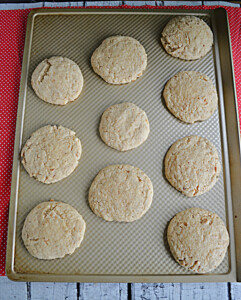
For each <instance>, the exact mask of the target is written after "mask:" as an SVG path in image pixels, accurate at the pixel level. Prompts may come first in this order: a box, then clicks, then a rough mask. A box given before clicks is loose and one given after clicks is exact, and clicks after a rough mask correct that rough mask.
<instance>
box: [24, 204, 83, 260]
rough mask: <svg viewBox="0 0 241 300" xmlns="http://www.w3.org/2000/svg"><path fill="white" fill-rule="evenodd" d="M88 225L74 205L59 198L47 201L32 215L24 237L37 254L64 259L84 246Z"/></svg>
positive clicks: (40, 256) (32, 253)
mask: <svg viewBox="0 0 241 300" xmlns="http://www.w3.org/2000/svg"><path fill="white" fill-rule="evenodd" d="M85 227H86V225H85V221H84V219H83V218H82V216H81V215H80V214H79V213H78V212H77V210H76V209H74V208H73V207H72V206H70V205H68V204H65V203H62V202H56V201H49V202H43V203H41V204H39V205H37V206H36V207H35V208H34V209H32V210H31V212H30V213H29V214H28V216H27V218H26V220H25V222H24V226H23V230H22V239H23V242H24V245H25V247H26V248H27V250H28V252H29V253H30V254H31V255H32V256H34V257H37V258H39V259H54V258H61V257H64V256H65V255H66V254H72V253H73V252H74V251H75V249H76V248H78V247H79V246H80V244H81V242H82V240H83V238H84V233H85Z"/></svg>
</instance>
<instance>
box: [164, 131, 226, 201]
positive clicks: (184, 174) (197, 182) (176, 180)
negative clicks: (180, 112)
mask: <svg viewBox="0 0 241 300" xmlns="http://www.w3.org/2000/svg"><path fill="white" fill-rule="evenodd" d="M164 165H165V176H166V178H167V180H168V181H169V182H170V184H171V185H172V186H173V187H175V188H176V189H177V190H178V191H180V192H182V193H183V194H184V195H186V196H188V197H193V196H198V195H201V194H203V193H205V192H207V191H209V190H210V189H211V188H212V187H213V186H214V184H215V183H216V181H217V180H218V176H219V174H220V171H221V165H220V162H219V159H218V152H217V149H216V148H215V146H214V145H213V144H212V143H211V142H210V141H209V140H208V139H205V138H202V137H200V136H188V137H185V138H182V139H180V140H178V141H176V142H175V143H174V144H173V145H172V146H171V148H170V149H169V150H168V152H167V154H166V157H165V161H164Z"/></svg>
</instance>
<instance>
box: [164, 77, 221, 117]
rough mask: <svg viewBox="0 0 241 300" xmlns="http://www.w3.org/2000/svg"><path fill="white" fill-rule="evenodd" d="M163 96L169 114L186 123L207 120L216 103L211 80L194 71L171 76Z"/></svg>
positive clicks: (216, 99) (216, 97)
mask: <svg viewBox="0 0 241 300" xmlns="http://www.w3.org/2000/svg"><path fill="white" fill-rule="evenodd" d="M163 96H164V99H165V101H166V105H167V108H168V109H169V110H170V112H171V113H172V114H173V115H174V116H175V117H177V118H178V119H180V120H182V121H184V122H187V123H194V122H196V121H203V120H206V119H208V118H209V117H211V115H212V114H213V113H214V112H215V110H216V107H217V103H218V96H217V92H216V89H215V87H214V85H213V83H212V80H211V79H210V78H209V77H208V76H206V75H204V74H202V73H199V72H195V71H184V72H179V73H177V74H176V75H175V76H173V77H172V78H171V79H170V80H169V81H168V82H167V84H166V86H165V89H164V92H163Z"/></svg>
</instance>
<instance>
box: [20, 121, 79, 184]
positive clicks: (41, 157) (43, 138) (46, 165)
mask: <svg viewBox="0 0 241 300" xmlns="http://www.w3.org/2000/svg"><path fill="white" fill-rule="evenodd" d="M80 156H81V143H80V140H79V139H78V138H77V137H76V136H75V132H74V131H72V130H70V129H68V128H65V127H62V126H59V127H57V126H55V125H54V126H50V125H48V126H45V127H42V128H40V129H38V130H37V131H35V132H34V133H33V134H32V135H31V137H30V139H29V140H27V142H26V144H25V145H24V147H23V149H22V152H21V158H22V164H23V166H24V168H25V169H26V171H27V172H28V174H29V175H30V176H31V177H34V178H35V179H37V180H38V181H41V182H43V183H47V184H49V183H54V182H57V181H59V180H61V179H63V178H65V177H67V176H68V175H70V174H71V173H72V172H73V171H74V169H75V168H76V167H77V165H78V161H79V159H80Z"/></svg>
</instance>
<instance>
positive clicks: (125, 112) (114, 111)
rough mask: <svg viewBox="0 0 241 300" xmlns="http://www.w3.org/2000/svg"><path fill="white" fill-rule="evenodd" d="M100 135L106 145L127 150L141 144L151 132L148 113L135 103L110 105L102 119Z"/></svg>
mask: <svg viewBox="0 0 241 300" xmlns="http://www.w3.org/2000/svg"><path fill="white" fill-rule="evenodd" d="M99 131H100V136H101V138H102V140H103V141H104V142H105V143H106V145H108V146H110V147H112V148H114V149H116V150H119V151H126V150H130V149H133V148H136V147H138V146H140V145H141V144H142V143H144V141H145V140H146V139H147V137H148V134H149V132H150V126H149V122H148V119H147V116H146V113H145V112H144V111H143V110H142V109H140V108H139V107H138V106H136V105H135V104H133V103H127V102H124V103H121V104H116V105H113V106H110V107H108V108H107V109H106V110H105V112H104V113H103V115H102V118H101V121H100V127H99Z"/></svg>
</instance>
